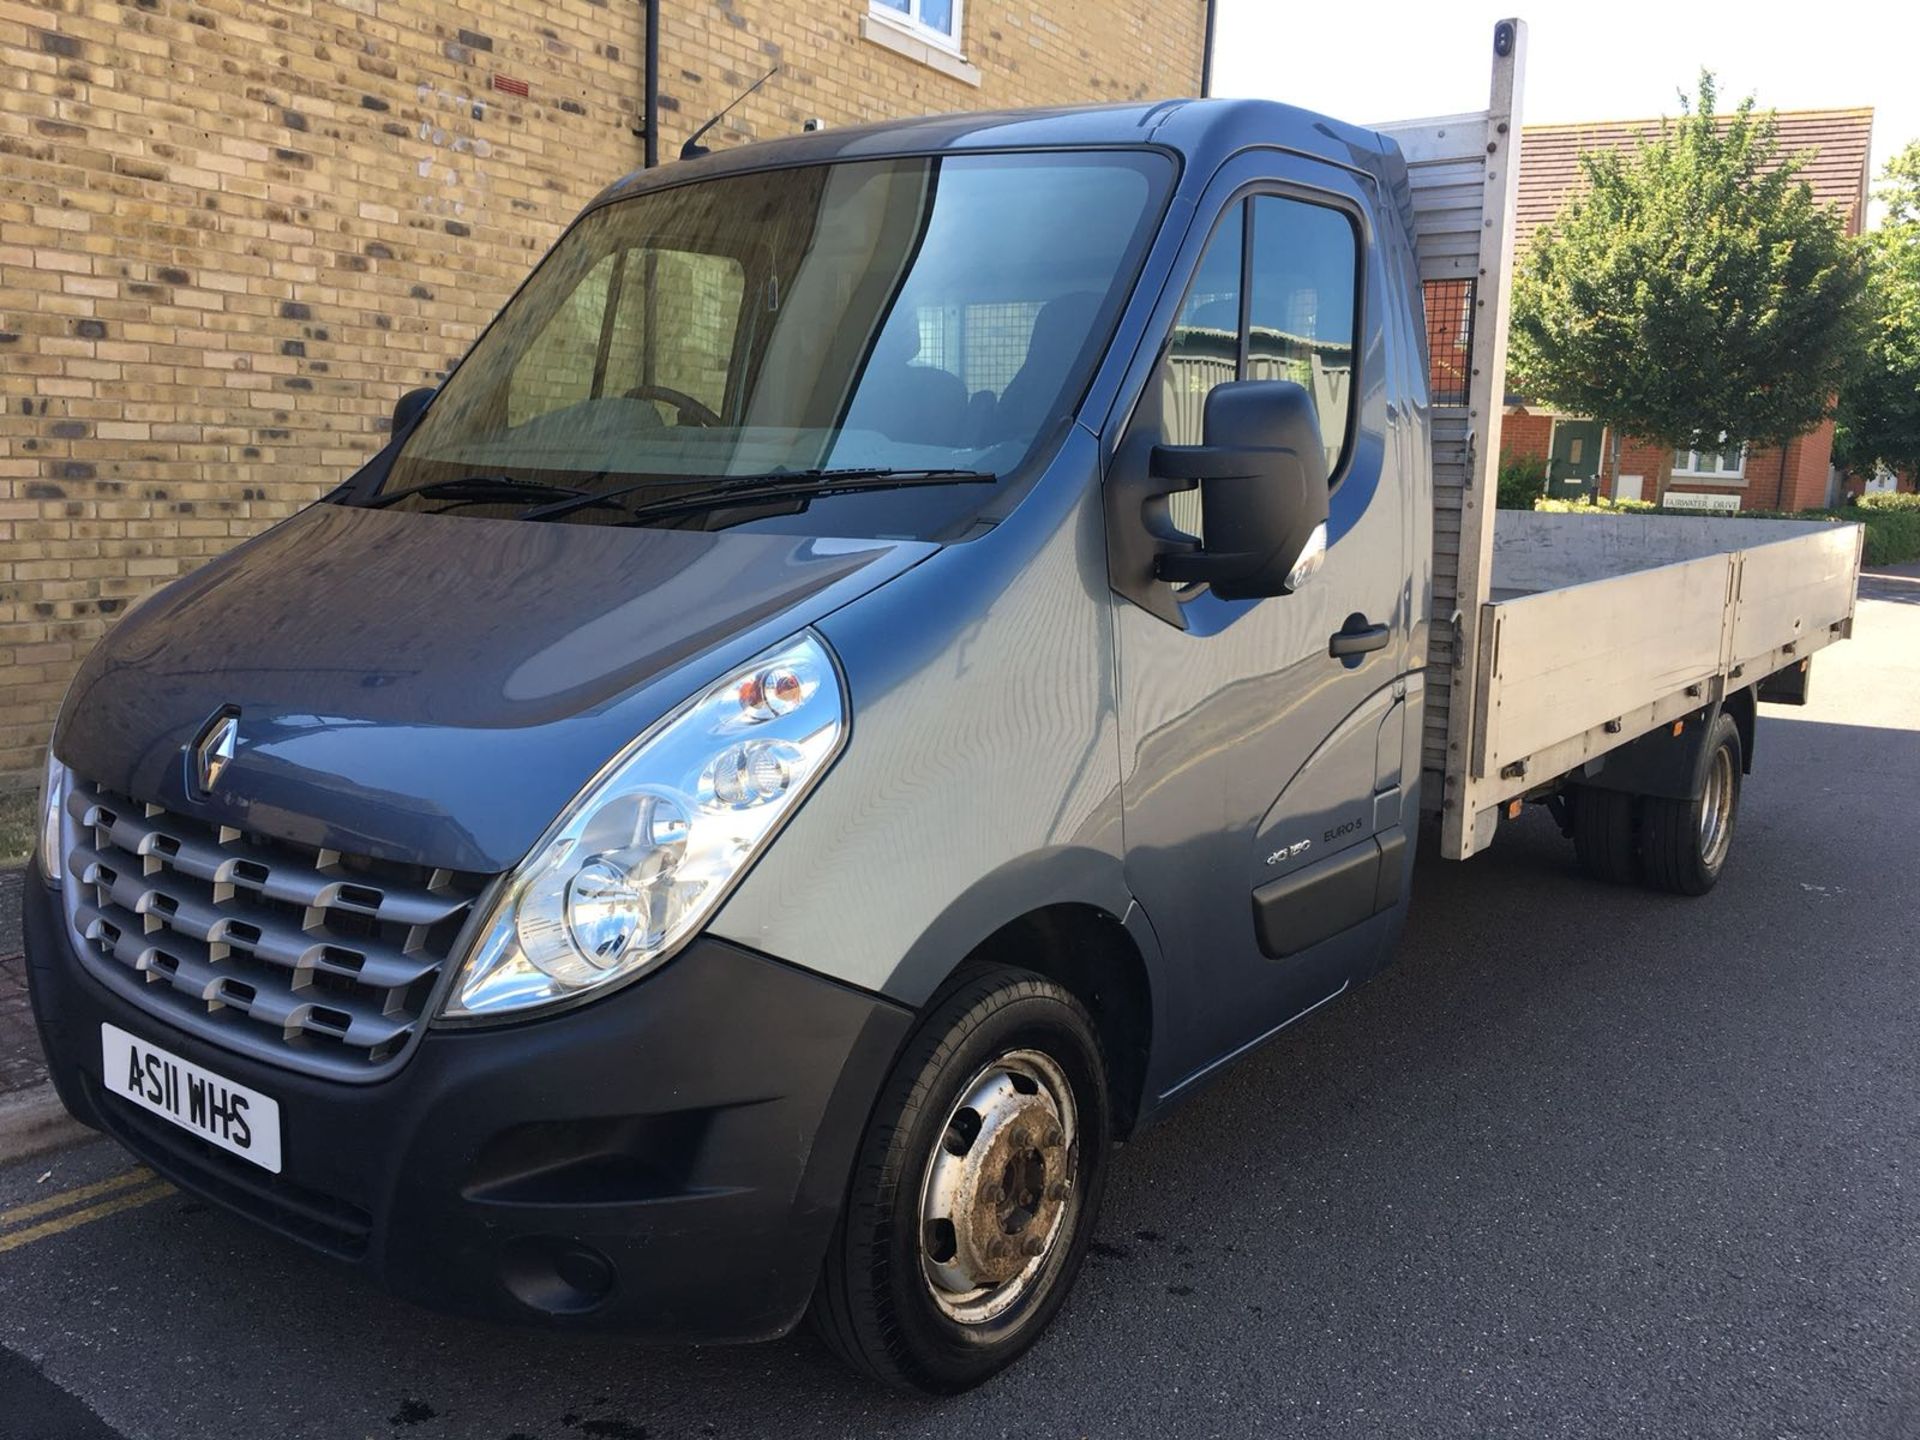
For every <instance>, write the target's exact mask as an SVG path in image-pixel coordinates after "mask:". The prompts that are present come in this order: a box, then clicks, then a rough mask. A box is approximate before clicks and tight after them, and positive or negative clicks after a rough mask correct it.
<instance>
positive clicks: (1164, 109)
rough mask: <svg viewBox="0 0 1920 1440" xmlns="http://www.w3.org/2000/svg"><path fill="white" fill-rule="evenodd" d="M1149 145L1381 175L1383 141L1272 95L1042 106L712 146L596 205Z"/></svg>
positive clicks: (1196, 161)
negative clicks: (975, 154)
mask: <svg viewBox="0 0 1920 1440" xmlns="http://www.w3.org/2000/svg"><path fill="white" fill-rule="evenodd" d="M1126 145H1154V146H1158V147H1161V148H1163V149H1168V150H1172V151H1174V152H1176V153H1177V154H1179V155H1181V156H1183V157H1184V158H1185V159H1186V160H1187V161H1188V162H1189V163H1190V164H1191V165H1192V167H1193V168H1195V169H1198V170H1201V171H1203V172H1208V173H1210V172H1211V170H1212V169H1213V168H1214V166H1216V165H1217V164H1218V163H1219V162H1220V161H1222V160H1224V159H1225V158H1226V157H1227V156H1229V155H1231V154H1233V153H1234V152H1235V151H1236V150H1242V149H1246V148H1248V147H1249V146H1255V145H1269V146H1276V147H1279V148H1281V149H1285V150H1291V151H1295V152H1298V153H1300V154H1305V155H1312V156H1317V157H1319V158H1322V159H1326V160H1330V161H1332V162H1334V163H1335V164H1340V165H1345V166H1349V167H1351V168H1353V169H1357V170H1361V171H1364V172H1366V173H1369V174H1373V175H1381V174H1382V173H1383V172H1382V167H1383V161H1384V157H1385V155H1386V154H1387V153H1389V151H1390V150H1391V146H1390V143H1389V142H1387V141H1385V140H1383V139H1382V137H1381V136H1380V135H1379V134H1377V133H1376V132H1374V131H1372V130H1366V129H1362V128H1361V127H1359V126H1356V125H1347V124H1344V123H1342V122H1341V121H1338V120H1331V119H1328V118H1327V117H1326V116H1324V115H1317V114H1315V113H1313V112H1312V111H1310V110H1299V109H1296V108H1294V107H1293V106H1291V105H1281V104H1278V103H1276V102H1274V101H1271V100H1162V101H1158V102H1155V103H1152V104H1141V103H1135V104H1125V105H1082V106H1071V107H1063V108H1059V109H1047V110H993V111H981V112H977V113H972V114H961V115H929V116H924V117H920V118H917V119H909V120H888V121H881V122H877V123H874V124H869V125H854V126H848V127H847V128H845V129H840V130H832V129H829V130H817V131H812V132H810V133H806V134H801V135H792V136H787V137H785V138H782V139H778V140H764V141H758V142H756V143H753V144H750V145H741V146H736V147H734V148H732V149H728V150H717V151H715V152H714V153H713V154H711V155H707V156H703V157H702V158H700V159H698V160H687V161H676V162H673V163H671V164H666V165H662V166H659V167H657V168H656V169H653V170H636V171H634V172H633V173H632V174H631V175H628V176H626V177H625V178H624V179H621V180H618V181H616V182H614V183H613V184H612V185H609V186H608V187H607V188H606V189H605V190H604V191H602V192H601V194H600V195H599V196H598V197H596V199H595V201H594V203H595V204H596V205H598V204H601V203H604V202H605V201H608V200H613V199H618V198H621V197H624V196H627V195H631V194H636V193H639V192H641V191H645V190H651V189H656V188H659V187H661V186H666V185H678V184H682V183H684V182H686V181H688V180H695V179H704V178H706V177H708V176H717V175H731V174H738V173H741V172H743V171H750V170H765V169H773V168H777V167H782V166H788V165H810V164H823V163H827V162H831V161H843V160H867V159H880V158H885V157H888V156H895V155H929V154H952V153H964V152H967V151H984V150H1036V149H1037V150H1055V149H1083V148H1088V147H1093V146H1126Z"/></svg>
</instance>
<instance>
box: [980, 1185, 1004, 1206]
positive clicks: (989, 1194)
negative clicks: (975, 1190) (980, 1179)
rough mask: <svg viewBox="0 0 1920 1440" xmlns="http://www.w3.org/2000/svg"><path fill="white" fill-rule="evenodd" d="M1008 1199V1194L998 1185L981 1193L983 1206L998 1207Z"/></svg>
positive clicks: (984, 1189) (986, 1188)
mask: <svg viewBox="0 0 1920 1440" xmlns="http://www.w3.org/2000/svg"><path fill="white" fill-rule="evenodd" d="M1006 1198H1007V1192H1006V1191H1004V1190H1002V1189H1001V1188H1000V1187H999V1186H998V1185H988V1186H985V1187H984V1188H983V1189H982V1190H981V1191H980V1203H981V1204H983V1205H998V1204H999V1203H1000V1202H1001V1201H1002V1200H1004V1199H1006Z"/></svg>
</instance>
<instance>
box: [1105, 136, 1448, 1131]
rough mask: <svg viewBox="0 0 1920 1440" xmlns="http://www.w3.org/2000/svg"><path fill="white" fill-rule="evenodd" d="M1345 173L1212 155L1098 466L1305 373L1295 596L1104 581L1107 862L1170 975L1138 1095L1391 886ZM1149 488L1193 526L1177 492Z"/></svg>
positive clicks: (1388, 752) (1268, 1004)
mask: <svg viewBox="0 0 1920 1440" xmlns="http://www.w3.org/2000/svg"><path fill="white" fill-rule="evenodd" d="M1363 183H1364V182H1362V181H1361V180H1359V179H1357V178H1356V177H1354V176H1353V175H1351V174H1350V173H1349V172H1346V171H1344V170H1339V169H1336V168H1334V167H1332V166H1322V165H1318V164H1316V163H1314V162H1311V161H1308V160H1304V159H1295V158H1292V157H1282V156H1279V155H1277V154H1275V153H1272V152H1266V153H1255V154H1252V155H1248V156H1244V157H1241V158H1240V159H1238V160H1236V161H1234V162H1231V163H1230V164H1229V166H1227V167H1226V168H1225V169H1224V170H1223V172H1222V174H1221V176H1220V177H1219V178H1218V179H1217V180H1216V182H1215V185H1214V187H1213V190H1212V197H1213V203H1212V206H1211V208H1209V207H1208V206H1206V205H1203V206H1202V207H1201V208H1200V210H1199V212H1198V214H1199V215H1200V217H1202V220H1201V223H1199V224H1197V225H1196V227H1195V234H1194V235H1193V236H1190V237H1189V240H1188V243H1187V247H1186V251H1185V253H1184V254H1183V257H1182V264H1183V267H1184V268H1183V269H1182V270H1180V271H1179V272H1177V273H1182V274H1185V275H1187V276H1188V277H1189V278H1188V281H1187V284H1186V287H1185V293H1184V296H1183V298H1182V299H1181V300H1180V302H1179V305H1178V309H1177V311H1176V312H1175V314H1174V315H1173V317H1172V320H1171V323H1170V324H1168V325H1166V326H1165V328H1164V329H1163V330H1162V331H1161V332H1160V334H1161V336H1162V343H1161V348H1160V350H1159V353H1158V355H1157V358H1156V360H1155V362H1154V364H1153V368H1152V370H1151V372H1150V374H1149V375H1148V377H1147V378H1146V381H1145V384H1144V387H1143V389H1142V390H1141V391H1140V395H1139V400H1138V402H1137V404H1136V405H1135V407H1134V412H1133V414H1132V416H1131V418H1130V420H1129V422H1128V424H1127V428H1126V431H1125V432H1124V434H1123V435H1122V437H1121V438H1120V440H1119V442H1118V444H1117V445H1116V448H1115V452H1114V455H1115V458H1114V461H1113V466H1112V469H1111V470H1110V472H1109V476H1108V483H1109V487H1110V492H1109V493H1110V496H1111V495H1125V494H1128V493H1130V492H1129V491H1128V490H1127V489H1126V488H1125V487H1127V486H1129V485H1137V484H1139V482H1140V481H1141V479H1142V474H1141V472H1143V471H1144V469H1145V467H1146V465H1147V457H1148V456H1149V454H1150V452H1151V449H1152V447H1153V445H1155V444H1159V443H1167V444H1186V445H1193V444H1200V443H1202V442H1203V441H1204V439H1205V436H1204V435H1203V434H1201V433H1200V431H1201V426H1202V423H1203V413H1204V407H1205V400H1206V395H1207V393H1208V391H1210V390H1211V389H1212V388H1213V387H1214V386H1215V385H1219V384H1224V383H1227V382H1229V381H1233V380H1236V379H1242V380H1244V379H1254V380H1273V379H1283V380H1293V381H1296V382H1297V383H1299V384H1301V385H1303V386H1305V387H1306V388H1307V389H1308V391H1309V392H1310V394H1311V395H1312V396H1313V397H1314V401H1315V409H1316V412H1317V417H1318V420H1319V424H1320V429H1321V437H1322V440H1323V442H1324V443H1325V446H1326V449H1327V454H1328V458H1329V473H1330V476H1331V479H1330V487H1331V489H1330V496H1329V521H1328V538H1329V547H1328V552H1327V556H1326V560H1325V563H1324V564H1323V566H1322V568H1321V570H1320V572H1319V574H1318V575H1316V576H1315V577H1313V578H1312V579H1311V580H1309V581H1308V582H1307V583H1306V584H1305V585H1304V586H1302V587H1301V588H1300V589H1299V590H1298V591H1297V592H1296V593H1294V594H1291V595H1279V596H1273V597H1270V598H1265V599H1256V600H1243V601H1228V600H1223V599H1221V598H1219V597H1218V596H1216V595H1213V594H1211V593H1210V592H1208V591H1207V590H1206V589H1205V588H1204V587H1188V588H1186V589H1184V590H1173V589H1172V587H1168V586H1161V587H1159V589H1158V591H1157V592H1154V593H1141V592H1140V591H1139V590H1137V589H1136V590H1135V591H1134V593H1133V594H1131V595H1127V594H1121V593H1116V594H1115V596H1114V606H1115V634H1116V644H1117V649H1118V657H1119V677H1118V694H1119V713H1120V727H1119V728H1120V739H1121V746H1122V755H1121V774H1122V782H1121V783H1122V791H1123V800H1124V826H1125V848H1126V862H1125V863H1126V873H1127V879H1128V883H1129V886H1130V888H1131V891H1132V893H1133V895H1134V896H1135V897H1136V899H1137V900H1138V901H1139V903H1140V905H1141V906H1142V908H1143V909H1144V910H1145V912H1146V914H1147V916H1148V918H1149V920H1150V921H1151V923H1152V926H1153V929H1154V931H1155V933H1156V935H1157V938H1158V940H1159V943H1160V945H1161V948H1162V951H1163V953H1164V955H1165V956H1166V957H1167V959H1168V961H1169V963H1170V965H1171V967H1172V969H1173V970H1174V972H1175V973H1177V974H1179V975H1181V976H1182V977H1184V978H1185V979H1186V980H1187V981H1189V982H1190V983H1185V984H1183V985H1182V986H1181V989H1182V991H1183V992H1184V993H1185V994H1186V995H1187V996H1189V997H1192V998H1191V999H1190V1001H1189V1003H1188V1004H1187V1005H1186V1006H1185V1007H1184V1014H1183V1015H1182V1016H1181V1017H1180V1018H1179V1019H1178V1020H1176V1022H1175V1023H1176V1025H1177V1026H1178V1027H1179V1028H1180V1030H1181V1032H1182V1033H1179V1034H1170V1035H1168V1036H1167V1037H1166V1038H1167V1040H1168V1042H1169V1051H1170V1056H1169V1063H1170V1069H1169V1070H1168V1071H1167V1072H1163V1078H1164V1079H1165V1080H1167V1081H1169V1082H1170V1088H1168V1089H1167V1090H1166V1091H1164V1092H1163V1093H1171V1090H1172V1089H1178V1088H1179V1087H1180V1085H1182V1084H1184V1083H1186V1082H1187V1080H1190V1079H1192V1078H1196V1077H1197V1076H1198V1075H1199V1074H1200V1073H1202V1072H1204V1070H1206V1069H1207V1068H1210V1067H1211V1065H1213V1064H1214V1063H1217V1061H1218V1060H1219V1059H1221V1058H1223V1057H1225V1056H1228V1055H1230V1054H1232V1053H1234V1052H1235V1051H1236V1050H1238V1049H1241V1048H1244V1047H1245V1046H1246V1045H1248V1044H1250V1043H1252V1042H1253V1041H1255V1040H1257V1039H1258V1038H1260V1037H1262V1036H1263V1035H1265V1034H1268V1033H1271V1032H1272V1031H1273V1030H1274V1029H1276V1028H1277V1027H1279V1026H1281V1025H1283V1024H1284V1023H1286V1022H1287V1021H1288V1020H1289V1019H1291V1018H1292V1017H1294V1016H1296V1015H1298V1014H1299V1013H1301V1012H1302V1011H1304V1010H1305V1009H1308V1008H1311V1007H1313V1006H1314V1005H1316V1004H1318V1003H1321V1002H1322V1001H1324V1000H1326V999H1330V998H1331V997H1332V996H1333V995H1334V994H1337V993H1338V992H1339V991H1340V990H1342V989H1344V988H1345V987H1346V986H1347V985H1348V984H1349V983H1351V981H1352V980H1353V979H1354V978H1356V977H1358V976H1360V975H1362V974H1363V973H1365V972H1367V971H1369V970H1371V969H1372V968H1373V967H1374V966H1375V965H1376V964H1377V962H1378V960H1379V959H1380V957H1381V955H1382V953H1383V947H1384V945H1385V943H1386V939H1387V934H1388V930H1389V928H1390V927H1389V923H1388V922H1389V921H1390V920H1391V916H1390V915H1385V916H1383V914H1382V902H1383V901H1384V902H1386V903H1387V904H1388V905H1389V906H1390V905H1391V902H1392V900H1393V899H1396V898H1397V895H1398V877H1399V875H1400V874H1401V873H1402V867H1401V866H1400V864H1399V851H1398V850H1397V849H1396V851H1395V859H1394V863H1393V865H1392V867H1391V869H1392V883H1391V886H1389V885H1388V883H1387V882H1386V881H1384V880H1383V878H1382V876H1383V874H1384V873H1385V871H1386V869H1387V868H1388V867H1386V866H1384V865H1383V864H1382V853H1381V845H1382V844H1383V843H1390V844H1393V845H1395V846H1398V845H1399V844H1400V843H1401V842H1400V841H1399V839H1398V836H1399V831H1398V826H1399V824H1400V821H1401V816H1400V812H1399V785H1400V779H1401V773H1400V772H1401V750H1402V737H1403V734H1404V714H1405V706H1404V704H1403V703H1402V697H1403V696H1404V693H1405V682H1404V677H1405V674H1406V672H1407V669H1408V665H1409V655H1410V647H1409V644H1408V627H1409V621H1410V618H1411V614H1412V606H1411V600H1410V588H1411V587H1410V582H1409V579H1408V567H1407V563H1406V556H1405V554H1404V547H1405V544H1406V539H1405V530H1406V527H1405V524H1404V520H1405V511H1404V500H1405V491H1404V488H1403V482H1404V479H1405V477H1404V476H1403V475H1402V474H1401V473H1400V470H1399V467H1398V466H1397V465H1395V464H1394V463H1393V460H1392V457H1393V456H1395V455H1396V454H1397V453H1398V450H1397V448H1396V447H1394V446H1390V445H1388V444H1387V443H1386V440H1387V436H1388V426H1389V423H1390V420H1389V406H1388V385H1389V376H1388V373H1387V366H1386V364H1385V356H1386V345H1387V342H1386V339H1385V336H1384V334H1383V330H1382V324H1381V317H1382V316H1384V315H1386V314H1388V313H1390V312H1388V311H1387V309H1386V304H1387V299H1386V296H1387V292H1386V289H1385V284H1386V277H1385V274H1384V272H1383V271H1382V269H1381V266H1380V265H1379V264H1378V263H1377V261H1376V260H1375V258H1374V256H1373V253H1372V247H1371V246H1370V244H1369V229H1370V227H1369V215H1370V213H1371V209H1370V205H1371V197H1370V196H1369V195H1368V194H1367V193H1366V192H1365V191H1363V190H1362V189H1361V185H1362V184H1363ZM1209 215H1211V216H1212V217H1213V219H1212V222H1211V224H1210V225H1209V224H1207V223H1206V221H1205V217H1207V216H1209ZM1395 333H1397V332H1395ZM1116 486H1117V487H1120V488H1117V489H1116V488H1113V487H1116ZM1145 488H1147V489H1149V490H1150V489H1151V488H1152V486H1151V484H1148V485H1147V486H1146V487H1145ZM1162 488H1164V487H1162ZM1149 503H1151V502H1149ZM1163 503H1166V505H1167V510H1168V513H1169V515H1170V516H1171V518H1172V520H1173V521H1174V523H1175V524H1176V525H1178V526H1179V528H1181V529H1183V530H1186V531H1187V532H1189V533H1192V534H1196V535H1197V534H1198V527H1199V522H1200V510H1199V505H1198V501H1197V497H1196V496H1194V495H1192V494H1187V495H1174V496H1172V497H1171V498H1170V500H1168V501H1166V502H1163ZM1124 508H1125V507H1124V506H1123V507H1121V512H1122V513H1116V514H1114V515H1113V521H1112V523H1113V525H1114V527H1115V528H1116V530H1122V531H1123V530H1124V529H1125V527H1127V526H1129V525H1130V524H1133V523H1136V522H1137V518H1138V517H1133V516H1128V515H1127V514H1125V513H1124ZM1117 538H1118V539H1120V540H1121V541H1122V542H1124V541H1125V539H1126V537H1124V536H1120V537H1117ZM1135 538H1136V539H1137V537H1135ZM1199 538H1200V539H1202V540H1204V538H1205V537H1204V536H1199ZM1116 573H1117V572H1116ZM1118 585H1119V582H1118V580H1116V586H1118ZM1359 631H1365V632H1366V634H1367V640H1366V648H1364V649H1362V650H1360V651H1358V652H1357V653H1353V654H1346V655H1335V654H1333V653H1330V652H1331V650H1332V649H1334V648H1349V647H1335V645H1334V637H1335V636H1336V635H1338V634H1340V633H1341V632H1359ZM1376 642H1377V643H1376Z"/></svg>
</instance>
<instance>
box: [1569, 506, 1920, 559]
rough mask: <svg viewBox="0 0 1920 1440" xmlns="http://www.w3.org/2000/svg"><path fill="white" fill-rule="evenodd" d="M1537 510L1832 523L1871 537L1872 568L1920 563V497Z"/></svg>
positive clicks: (1867, 553)
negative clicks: (1828, 506) (1742, 506)
mask: <svg viewBox="0 0 1920 1440" xmlns="http://www.w3.org/2000/svg"><path fill="white" fill-rule="evenodd" d="M1533 508H1534V509H1535V510H1544V511H1547V512H1549V513H1550V514H1554V515H1707V516H1720V517H1736V518H1740V519H1746V520H1833V521H1845V522H1848V523H1851V524H1855V525H1860V526H1862V527H1864V528H1865V530H1866V532H1867V542H1866V547H1865V553H1864V554H1863V555H1862V556H1861V560H1862V562H1863V563H1864V564H1867V565H1901V564H1904V563H1906V562H1907V561H1909V560H1920V495H1862V496H1861V497H1860V498H1859V499H1857V500H1855V501H1854V502H1853V503H1852V504H1850V505H1845V506H1842V507H1841V508H1839V509H1837V510H1799V511H1791V512H1789V511H1785V510H1741V511H1737V512H1736V511H1731V510H1666V509H1662V508H1661V507H1660V506H1657V505H1655V504H1654V503H1653V502H1652V501H1651V500H1607V499H1604V498H1599V499H1593V500H1536V501H1534V504H1533Z"/></svg>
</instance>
